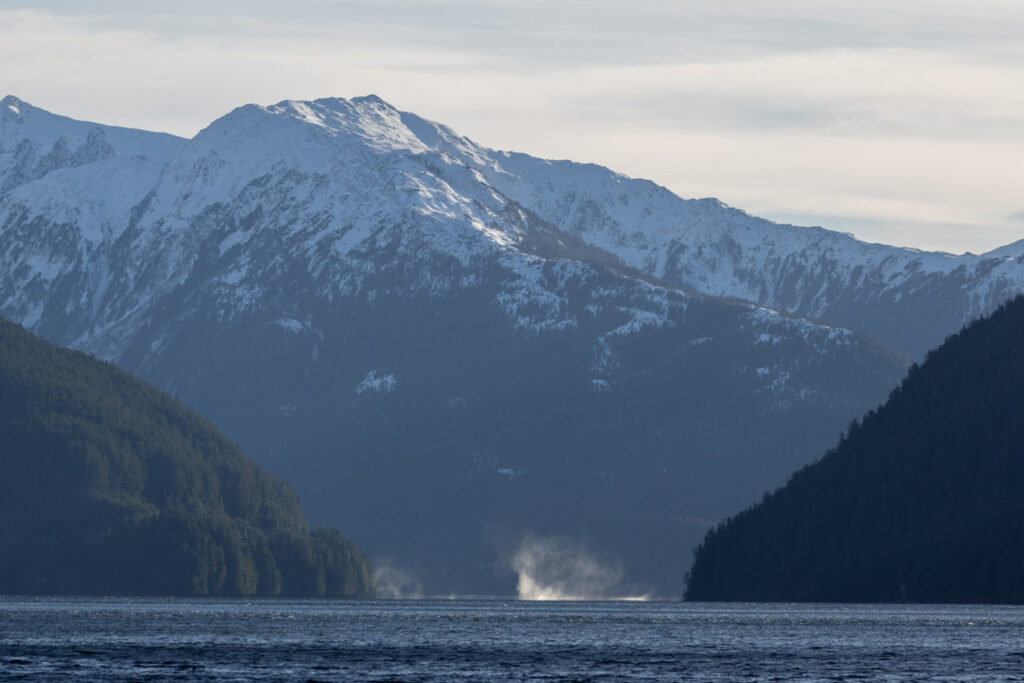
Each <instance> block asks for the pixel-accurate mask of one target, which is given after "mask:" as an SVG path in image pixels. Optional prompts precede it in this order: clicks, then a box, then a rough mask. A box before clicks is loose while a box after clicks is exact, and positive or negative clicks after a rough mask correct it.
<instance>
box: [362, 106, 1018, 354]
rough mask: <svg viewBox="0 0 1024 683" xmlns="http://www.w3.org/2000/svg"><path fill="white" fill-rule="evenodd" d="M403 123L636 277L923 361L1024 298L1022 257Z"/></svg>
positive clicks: (448, 168)
mask: <svg viewBox="0 0 1024 683" xmlns="http://www.w3.org/2000/svg"><path fill="white" fill-rule="evenodd" d="M378 106H382V107H384V106H386V105H383V104H381V103H379V102H378ZM394 116H395V114H392V119H394ZM398 117H399V119H400V121H401V123H402V124H404V126H405V128H406V129H407V130H408V133H412V134H413V135H415V139H414V140H410V139H409V137H408V134H407V133H406V132H404V131H403V133H402V134H401V135H393V136H392V138H393V139H400V140H402V144H404V145H405V148H406V149H408V150H410V151H414V152H416V153H420V154H425V152H423V148H427V149H429V150H430V151H431V152H433V153H434V154H435V155H436V158H438V159H439V160H440V161H441V162H442V163H443V164H444V170H445V173H446V174H451V173H453V172H455V170H456V169H460V167H465V168H466V169H469V172H468V173H467V172H466V171H461V170H460V171H458V173H459V175H460V176H461V179H463V180H468V181H469V182H471V183H476V182H480V183H485V184H486V185H487V186H489V187H490V188H492V189H493V191H495V192H497V193H498V194H500V195H502V196H503V197H506V198H508V199H510V200H512V201H514V202H516V203H517V204H519V205H521V206H522V207H523V208H524V209H527V210H529V211H531V212H533V213H535V214H537V215H538V216H539V217H541V218H543V219H544V220H545V221H547V222H549V223H551V224H552V225H554V226H556V227H557V228H558V229H560V230H562V231H565V232H567V233H569V234H571V235H574V236H578V237H580V238H582V239H583V240H585V241H586V242H587V243H589V244H591V245H594V246H596V247H599V248H601V249H603V250H606V251H607V252H610V253H612V254H615V255H616V256H618V257H619V258H620V259H621V260H622V261H623V262H624V263H625V264H627V265H629V266H632V267H633V268H636V269H639V270H640V271H643V272H645V273H647V274H650V275H652V276H654V277H657V278H660V279H662V280H664V281H666V282H669V283H672V284H674V285H677V286H680V287H683V288H687V289H691V290H695V291H699V292H702V293H705V294H711V295H715V296H723V297H734V298H739V299H744V300H747V301H753V302H757V303H758V304H760V305H763V306H768V307H772V308H778V309H781V310H786V311H789V312H792V313H795V314H797V315H801V316H807V317H812V318H818V319H822V320H824V321H827V322H829V323H831V324H837V325H842V326H848V327H853V328H855V329H862V330H864V331H867V332H870V333H872V334H875V335H877V336H879V337H880V338H882V339H885V340H886V341H889V342H890V343H893V344H895V345H897V346H898V347H900V348H902V349H903V350H904V351H905V352H907V353H911V354H912V355H921V354H923V353H924V351H925V350H927V349H928V348H930V347H931V346H934V345H936V344H938V343H939V342H940V341H941V340H942V338H943V337H944V336H945V335H946V334H948V333H950V332H953V331H955V330H956V329H958V328H959V326H960V325H962V324H963V323H965V322H967V321H969V320H971V319H973V318H975V317H977V316H979V315H982V314H984V313H987V312H989V311H991V310H992V309H994V308H995V307H996V306H998V305H999V304H1000V303H1002V302H1003V301H1005V300H1006V299H1007V298H1009V297H1011V296H1013V295H1014V294H1016V293H1018V292H1021V291H1024V262H1020V261H1018V258H1019V257H1020V256H1021V253H1019V252H1020V251H1021V250H1020V249H1012V248H1011V247H1012V245H1011V246H1010V247H1006V248H1004V249H1003V250H1002V251H1000V250H997V251H995V252H991V253H989V254H985V255H983V256H977V255H973V254H965V255H961V256H955V255H951V254H945V253H937V252H923V251H919V250H915V249H907V248H898V247H891V246H887V245H882V244H870V243H865V242H861V241H859V240H856V239H855V238H853V237H851V236H850V235H847V234H843V233H838V232H834V231H829V230H825V229H823V228H804V227H797V226H792V225H780V224H776V223H772V222H770V221H766V220H763V219H759V218H756V217H754V216H750V215H749V214H746V213H744V212H743V211H740V210H738V209H733V208H731V207H728V206H726V205H724V204H722V203H721V202H719V201H717V200H714V199H700V200H685V199H681V198H679V197H677V196H676V195H674V194H672V193H671V192H669V191H668V190H666V189H665V188H663V187H659V186H658V185H655V184H654V183H651V182H649V181H646V180H635V179H630V178H627V177H625V176H622V175H619V174H617V173H614V172H612V171H609V170H608V169H605V168H602V167H600V166H595V165H587V164H578V163H573V162H569V161H547V160H543V159H537V158H534V157H530V156H527V155H523V154H515V153H507V152H495V151H493V150H488V149H486V148H483V147H480V146H478V145H476V144H475V143H473V142H472V141H470V140H468V139H466V138H462V137H460V136H458V135H457V134H456V133H454V132H453V131H452V130H451V129H449V128H447V127H444V126H441V125H438V124H435V123H432V122H429V121H425V120H424V119H421V118H419V117H416V116H415V115H412V114H404V113H403V114H398ZM446 177H448V176H446ZM458 181H459V178H453V179H452V182H453V185H455V186H456V187H460V188H461V187H463V186H464V183H459V182H458ZM1008 249H1009V250H1010V251H1007V250H1008ZM1011 255H1012V256H1013V258H1006V257H1007V256H1011Z"/></svg>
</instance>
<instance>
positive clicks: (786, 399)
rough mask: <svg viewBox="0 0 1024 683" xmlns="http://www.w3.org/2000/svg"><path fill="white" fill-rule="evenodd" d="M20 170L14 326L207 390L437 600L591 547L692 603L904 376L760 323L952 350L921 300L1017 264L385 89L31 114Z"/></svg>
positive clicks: (26, 114) (634, 585) (954, 310)
mask: <svg viewBox="0 0 1024 683" xmlns="http://www.w3.org/2000/svg"><path fill="white" fill-rule="evenodd" d="M97 141H99V142H97ZM104 141H105V143H104V144H100V143H101V142H104ZM19 150H20V151H19ZM95 150H100V151H99V152H95ZM46 159H51V161H44V160H46ZM51 166H52V167H53V168H52V169H51V168H50V167H51ZM0 177H3V178H4V183H5V184H4V186H3V187H4V188H5V189H4V194H2V195H0V312H2V313H4V314H6V315H8V316H10V317H12V318H14V319H16V320H18V321H20V322H22V323H23V324H25V325H26V326H28V327H29V328H30V329H32V330H33V331H36V332H38V333H40V334H43V335H45V336H47V337H49V338H51V339H53V340H56V341H59V342H61V343H64V344H68V345H71V346H73V347H75V348H80V349H84V350H88V351H91V352H93V353H96V354H97V355H99V356H101V357H103V358H106V359H109V360H112V361H114V362H116V363H118V364H120V365H122V366H123V367H125V368H128V369H130V370H132V371H135V372H137V373H139V374H141V375H142V376H143V377H145V378H147V379H149V380H150V381H152V382H154V383H156V384H158V385H159V386H161V387H164V388H166V389H168V390H169V391H171V392H172V393H174V394H175V395H177V396H179V397H181V398H182V399H183V400H185V401H186V402H188V403H189V404H190V405H192V406H193V407H195V408H196V409H198V410H199V411H200V412H202V413H203V414H204V415H206V416H208V417H210V418H211V419H212V420H213V421H214V422H215V423H216V424H218V425H219V426H220V427H221V428H222V429H224V430H225V431H226V433H228V434H229V435H230V436H231V437H232V438H234V439H236V440H238V441H239V442H240V443H241V444H242V445H243V446H244V447H245V448H246V451H247V452H248V453H249V454H250V455H251V456H252V457H254V458H255V459H256V460H257V461H258V462H260V463H261V464H264V465H266V466H267V467H269V468H270V469H272V470H273V471H274V472H276V473H278V474H280V475H283V476H285V477H287V478H289V479H290V480H291V481H293V482H294V483H295V485H296V486H297V487H298V488H299V491H300V492H301V493H302V495H303V499H304V501H305V504H306V506H307V510H308V512H309V513H310V514H311V516H312V517H313V518H314V519H316V520H318V521H323V522H329V523H332V524H335V525H338V526H339V527H340V528H341V529H342V530H343V531H344V532H345V533H346V535H351V536H354V537H356V538H358V539H359V541H360V543H361V545H362V546H363V547H364V548H366V549H367V550H368V551H370V552H371V554H372V555H374V556H375V557H378V558H381V559H382V560H389V561H390V562H391V563H392V565H393V566H395V567H397V568H400V569H403V570H406V571H405V574H406V575H408V576H412V577H413V579H411V580H410V582H409V585H420V586H421V587H422V590H424V591H426V592H445V593H447V592H461V593H467V592H486V593H507V592H511V591H513V590H514V587H515V585H516V581H517V578H518V577H517V576H516V573H515V571H514V566H516V562H515V561H514V558H515V557H516V556H517V553H518V552H519V550H520V549H521V544H522V542H523V539H525V538H528V537H534V538H537V537H539V538H549V537H551V538H561V537H567V538H571V539H573V540H574V542H578V543H579V544H580V546H579V547H581V548H586V549H589V551H592V552H593V554H594V555H595V556H598V557H603V558H605V560H606V561H607V562H609V563H611V564H619V565H621V566H622V572H621V575H622V577H623V578H622V580H621V581H620V582H618V583H617V584H616V585H614V586H612V587H610V588H608V589H607V591H612V592H621V591H634V590H639V591H644V592H647V591H654V592H658V593H661V594H678V592H679V590H680V589H681V582H680V580H679V576H678V567H679V566H681V565H682V564H684V563H685V561H686V560H685V558H686V557H688V554H689V548H690V547H691V546H692V544H693V543H695V542H696V541H697V540H698V539H699V538H700V537H701V535H702V534H703V532H704V531H705V530H706V528H707V526H708V525H709V524H710V523H712V522H713V521H715V520H717V519H719V518H720V517H721V516H722V515H723V514H725V513H726V512H727V511H729V510H731V509H735V508H736V507H739V506H742V505H744V504H746V503H748V502H749V501H751V500H753V499H755V498H756V497H757V496H758V495H760V493H761V491H763V490H764V489H765V488H768V487H772V486H775V485H777V484H779V483H781V481H782V480H783V478H784V476H785V474H786V473H787V472H789V471H791V470H792V469H793V468H794V467H797V466H799V465H800V464H802V463H804V462H806V461H807V460H808V459H809V458H811V457H813V455H814V454H815V453H818V452H820V451H821V450H822V449H823V448H825V447H826V446H827V444H828V443H829V442H830V441H831V440H832V439H833V438H834V436H835V434H836V433H837V432H838V431H839V430H840V429H841V428H842V426H844V425H845V424H847V423H848V422H849V420H850V418H851V417H853V416H854V415H857V414H860V413H861V412H863V411H864V410H866V409H867V408H870V407H872V406H874V405H876V404H877V402H878V401H879V400H880V399H881V398H882V397H884V395H885V393H886V391H888V389H889V388H891V386H892V385H893V383H894V382H895V381H896V379H897V378H898V377H899V375H900V374H901V373H902V372H903V370H904V368H905V367H906V363H907V361H906V360H905V356H904V355H903V354H902V353H901V352H900V351H898V350H895V349H894V347H893V346H892V345H890V344H886V343H885V342H880V341H877V340H876V339H875V338H872V337H869V336H866V335H864V334H862V333H859V332H856V331H851V330H849V329H846V328H844V327H841V326H839V327H837V326H835V325H829V324H823V323H821V322H809V321H808V320H805V319H802V318H798V317H789V316H788V315H787V314H785V313H779V312H777V311H775V310H770V309H767V308H764V307H762V306H761V304H762V303H772V304H773V305H779V306H781V307H783V308H787V307H788V308H792V309H793V310H798V311H799V312H801V313H810V314H814V315H817V316H819V317H820V318H821V319H824V320H829V319H830V317H829V316H832V313H830V312H829V311H834V310H838V309H839V308H842V307H846V308H843V310H844V311H847V310H848V311H853V312H852V313H850V314H849V316H848V319H849V320H853V321H855V318H856V316H858V315H862V314H863V315H865V316H866V315H867V311H869V310H873V308H875V307H877V308H878V310H880V311H883V314H882V315H881V317H880V318H879V320H877V321H875V322H873V323H872V324H871V325H868V324H865V325H864V328H865V329H869V330H872V331H875V332H877V333H878V334H880V335H882V336H887V337H889V338H890V340H891V341H896V342H899V340H895V339H893V338H892V335H888V333H885V334H883V332H884V330H883V329H882V328H885V327H886V326H888V327H889V328H891V329H892V330H894V331H896V332H900V331H901V330H905V329H913V330H914V333H915V334H916V333H917V332H918V331H922V330H925V328H926V327H927V325H926V324H925V323H924V322H920V321H917V322H914V323H913V324H912V325H905V326H904V325H897V324H896V323H895V322H892V321H888V322H886V320H888V319H889V317H890V316H895V315H901V316H902V315H904V313H903V312H901V310H902V309H899V306H902V305H905V304H906V302H908V301H916V300H918V299H915V298H914V297H918V298H919V299H920V300H921V301H926V302H927V305H928V306H931V307H933V308H935V310H942V311H943V315H947V314H948V316H947V317H948V319H943V320H938V319H937V318H934V316H933V318H934V319H932V318H930V320H932V323H934V325H933V327H934V328H935V330H937V331H936V332H935V335H936V337H935V338H936V339H938V338H939V337H941V335H942V334H944V333H945V331H947V330H946V327H948V326H953V327H955V326H956V325H959V324H960V321H961V320H962V319H963V317H964V316H968V315H972V314H973V313H974V312H975V311H976V310H981V309H983V308H984V307H985V306H988V305H989V302H990V301H994V300H995V299H997V298H998V297H999V296H1001V294H1000V292H1004V291H1009V290H1010V289H1012V288H1013V287H1014V286H1016V285H1014V284H1013V283H1014V282H1016V280H1014V278H1016V277H1017V275H1016V273H1017V270H1018V269H1020V268H1021V267H1020V266H1018V265H1017V264H1016V262H1015V261H1013V260H1011V259H1008V258H1000V259H988V260H984V259H981V260H977V262H975V261H971V260H970V259H967V261H970V263H971V264H974V265H970V266H969V267H967V266H964V268H961V267H960V266H961V265H962V264H963V263H967V261H962V262H961V261H957V260H956V259H957V258H961V257H949V256H945V255H927V254H921V253H919V252H909V251H907V250H898V249H892V248H888V247H879V246H877V245H864V244H861V243H858V242H856V241H854V240H852V239H850V238H847V237H845V236H842V235H835V234H834V233H827V232H826V231H821V230H807V229H799V228H791V227H787V226H777V225H774V224H771V223H767V222H764V221H759V220H757V219H754V218H751V217H749V216H746V215H745V214H742V213H740V212H736V211H735V210H732V209H728V208H727V207H723V206H722V205H720V204H718V203H717V202H713V201H708V200H700V201H686V200H682V199H679V198H677V197H675V196H674V195H671V194H670V193H668V192H667V191H665V190H663V189H661V188H658V187H657V186H655V185H653V184H651V183H648V182H645V181H635V180H630V179H628V178H624V177H622V176H619V175H616V174H614V173H612V172H610V171H608V170H606V169H601V168H598V167H593V166H581V165H576V164H570V163H567V162H557V163H554V162H547V161H542V160H538V159H532V158H530V157H525V156H522V155H513V154H505V153H498V152H494V151H492V150H487V149H485V148H482V147H479V146H478V145H476V144H474V143H473V142H471V141H469V140H466V139H465V138H460V137H458V136H457V135H455V134H454V133H453V132H452V131H450V130H448V129H447V128H444V127H443V126H438V125H437V124H433V123H430V122H427V121H424V120H422V119H419V118H418V117H415V116H413V115H411V114H406V113H401V112H398V111H396V110H394V109H393V108H391V107H390V106H388V105H387V104H386V103H384V102H382V101H381V100H379V99H377V98H374V97H368V98H358V99H355V100H352V101H345V100H336V99H330V100H317V101H315V102H282V103H280V104H278V105H275V106H271V107H256V106H252V105H250V106H245V107H241V108H239V109H237V110H235V111H233V112H231V113H230V114H228V115H227V116H225V117H223V118H222V119H219V120H218V121H215V122H214V123H213V124H211V125H210V126H209V127H208V128H206V129H205V130H203V131H202V132H200V133H199V134H198V135H197V136H196V137H195V138H193V139H192V140H180V139H177V138H170V137H168V136H162V135H155V134H149V133H144V132H139V131H124V130H121V129H112V128H107V127H104V126H97V125H95V124H86V123H82V122H76V121H70V120H68V119H63V118H61V117H56V116H53V115H51V114H48V113H46V112H43V111H41V110H39V109H36V108H34V107H31V106H30V105H27V104H26V103H24V102H20V101H17V100H14V99H13V98H8V99H5V100H4V101H3V106H0ZM741 236H742V237H743V239H740V237H741ZM808 236H811V237H808ZM836 245H841V246H842V249H840V247H839V246H836ZM886 250H887V251H886ZM883 252H884V253H883ZM771 254H774V256H772V255H771ZM880 254H881V255H880ZM872 255H873V256H872ZM755 256H756V258H763V259H767V261H765V263H768V262H769V261H770V262H771V263H776V261H778V262H779V263H784V264H785V267H783V266H781V265H780V266H779V268H777V269H775V270H773V269H772V268H771V267H769V266H767V265H763V264H762V265H758V264H759V263H760V261H756V259H755ZM684 257H685V258H684ZM963 258H967V257H963ZM751 259H754V260H753V261H752V260H751ZM857 259H859V260H857ZM872 259H874V260H872ZM915 259H916V260H915ZM950 259H952V260H950ZM801 263H813V264H816V265H815V267H816V268H817V269H818V270H817V271H814V272H811V271H809V270H808V271H806V272H805V271H804V270H801V268H802V266H801V265H800V264H801ZM915 263H916V264H917V265H914V264H915ZM843 264H845V265H843ZM851 264H853V265H851ZM857 264H859V265H857ZM871 264H875V265H871ZM878 264H885V267H884V268H883V269H882V270H878V268H882V266H880V265H878ZM893 264H896V265H893ZM943 264H945V265H943ZM950 264H953V265H950ZM957 264H959V265H957ZM979 264H987V265H984V267H983V266H982V265H979ZM848 266H849V267H848ZM876 266H877V267H876ZM857 267H860V268H861V270H859V271H858V270H856V269H857ZM850 268H853V270H850ZM872 269H874V270H872ZM854 271H856V273H860V275H855V274H853V273H854ZM869 271H870V272H872V273H876V274H877V275H878V278H881V279H882V280H884V282H885V283H887V284H886V287H889V288H890V289H886V290H885V291H884V292H883V291H882V290H880V289H877V288H876V287H875V286H874V285H873V284H871V283H872V282H874V281H875V279H873V278H875V276H871V277H868V276H867V275H864V273H868V272H869ZM940 271H941V273H940ZM919 272H920V273H927V274H929V275H927V277H940V275H941V277H940V281H938V284H934V283H933V284H922V283H925V280H914V279H913V278H911V275H913V274H914V273H919ZM958 272H959V273H961V274H962V273H968V275H969V277H968V280H960V279H957V278H959V275H956V273H958ZM753 273H761V276H760V277H761V278H762V280H761V281H759V284H756V286H755V285H754V284H751V282H752V280H750V277H753ZM815 273H817V274H815ZM837 273H838V274H837ZM842 273H846V275H844V276H843V279H842V282H840V283H839V284H836V283H835V282H834V281H833V279H830V278H834V277H839V275H840V274H842ZM936 273H939V274H936ZM748 276H749V277H748ZM822 278H824V279H822ZM942 278H945V279H942ZM912 281H913V282H914V283H917V284H907V283H911V282H912ZM968 281H969V283H973V284H970V287H967V285H965V284H964V283H965V282H968ZM901 282H903V283H904V284H899V283H901ZM927 282H931V281H930V280H928V281H927ZM965 287H967V289H969V290H970V291H971V292H974V294H971V295H970V296H969V297H968V298H969V299H970V302H971V306H976V307H975V308H971V307H970V306H966V305H964V306H961V305H960V304H959V303H956V301H959V299H956V297H959V296H961V295H962V294H963V292H964V291H967V290H965ZM971 287H973V289H971ZM890 290H891V291H890ZM830 292H832V293H835V297H833V298H831V299H830V298H828V296H826V295H829V293H830ZM879 292H881V293H879ZM885 292H888V293H885ZM929 292H934V293H935V294H934V297H932V295H931V294H929ZM949 292H955V294H956V296H955V297H953V298H949V297H947V296H946V294H948V293H949ZM709 293H710V294H713V295H724V296H728V297H735V296H742V297H747V298H749V299H750V300H751V301H753V303H748V302H745V301H741V300H739V299H736V298H718V297H716V296H708V294H709ZM790 293H791V294H792V297H790V298H786V297H789V296H790ZM822 297H824V298H822ZM844 297H845V298H844ZM879 297H881V299H880V298H879ZM885 297H889V298H890V299H892V300H894V301H897V302H904V303H901V304H899V306H896V308H892V307H890V308H886V307H885V306H882V305H881V304H879V303H878V302H879V301H881V300H882V299H885ZM944 297H945V298H944ZM890 299H885V300H886V301H889V300H890ZM954 299H956V301H954ZM836 301H840V302H841V303H835V302H836ZM850 302H853V303H850ZM847 304H849V305H847ZM854 304H856V305H854ZM887 305H888V304H886V306H887ZM858 306H859V307H860V308H858ZM894 306H895V304H894ZM915 310H916V308H915ZM929 310H930V309H929ZM844 315H845V313H844ZM907 315H909V314H907ZM929 315H930V314H929ZM832 317H833V318H836V317H839V318H841V317H842V316H832ZM882 318H885V319H886V320H882ZM906 319H908V320H911V318H906ZM913 320H916V319H913ZM876 323H877V324H876ZM932 323H928V324H932ZM900 333H902V332H900ZM922 334H924V337H927V336H928V334H931V333H928V332H927V331H924V332H922ZM924 337H922V339H923V338H924ZM919 343H921V344H923V343H924V342H923V341H920V340H919V341H915V342H913V343H909V342H908V343H906V344H904V343H902V342H899V343H898V346H899V347H900V348H904V349H907V350H910V351H912V352H913V351H914V350H915V349H916V348H917V347H916V346H915V344H919ZM929 343H931V342H929Z"/></svg>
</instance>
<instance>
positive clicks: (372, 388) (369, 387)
mask: <svg viewBox="0 0 1024 683" xmlns="http://www.w3.org/2000/svg"><path fill="white" fill-rule="evenodd" d="M397 386H398V378H396V377H395V376H394V375H393V374H384V373H383V372H381V371H380V370H370V371H369V372H368V373H366V377H365V378H364V379H363V381H362V382H360V383H359V384H357V385H356V387H355V391H356V395H357V396H363V395H364V394H387V393H391V392H392V391H393V390H394V389H395V387H397Z"/></svg>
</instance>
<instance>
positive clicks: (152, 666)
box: [0, 598, 1024, 681]
mask: <svg viewBox="0 0 1024 683" xmlns="http://www.w3.org/2000/svg"><path fill="white" fill-rule="evenodd" d="M852 679H870V680H922V681H924V680H957V681H961V680H972V679H976V680H986V681H987V680H1024V609H1022V608H1017V607H988V606H981V607H979V606H966V607H965V606H873V605H856V606H837V605H749V604H740V605H722V604H715V605H687V604H676V603H593V602H588V603H569V602H562V603H537V602H534V603H528V602H514V601H510V602H502V601H471V600H446V601H408V602H402V601H368V602H326V601H285V600H268V601H251V602H250V601H227V600H217V601H215V600H125V599H113V598H111V599H85V598H81V599H66V598H46V599H31V598H0V680H3V681H8V680H31V681H48V680H86V681H193V680H198V681H310V680H312V681H348V680H367V681H395V680H399V681H434V680H444V681H449V680H464V681H478V680H583V681H620V680H642V681H678V680H701V681H715V680H730V681H731V680H807V681H810V680H836V681H838V680H852Z"/></svg>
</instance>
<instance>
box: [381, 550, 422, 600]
mask: <svg viewBox="0 0 1024 683" xmlns="http://www.w3.org/2000/svg"><path fill="white" fill-rule="evenodd" d="M373 580H374V582H375V584H376V586H377V597H379V598H386V599H392V600H399V599H406V600H417V599H420V598H422V597H423V581H422V580H421V579H420V577H419V575H418V574H417V573H416V572H414V571H412V570H411V569H406V568H405V567H401V566H399V565H398V564H396V563H394V562H392V561H391V560H379V561H377V563H376V567H375V568H374V571H373Z"/></svg>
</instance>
